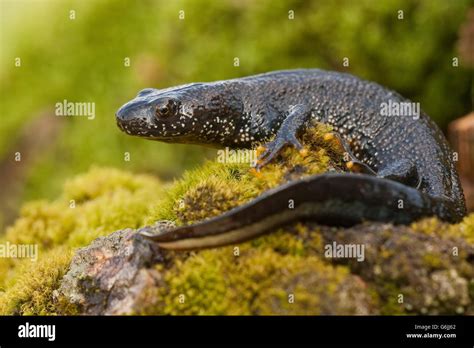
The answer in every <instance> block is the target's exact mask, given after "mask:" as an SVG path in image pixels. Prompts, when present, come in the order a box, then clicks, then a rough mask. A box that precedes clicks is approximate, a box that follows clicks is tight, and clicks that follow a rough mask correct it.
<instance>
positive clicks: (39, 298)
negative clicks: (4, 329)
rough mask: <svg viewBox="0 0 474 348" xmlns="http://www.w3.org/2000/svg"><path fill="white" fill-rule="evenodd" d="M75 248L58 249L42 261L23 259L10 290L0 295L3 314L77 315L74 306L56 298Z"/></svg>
mask: <svg viewBox="0 0 474 348" xmlns="http://www.w3.org/2000/svg"><path fill="white" fill-rule="evenodd" d="M72 254H73V253H72V250H70V249H66V248H55V249H53V250H51V251H49V252H47V253H45V254H44V255H43V256H42V257H41V258H40V259H39V261H38V262H32V261H30V260H25V261H22V263H21V264H20V265H18V266H17V267H16V268H17V269H16V274H15V277H14V278H12V279H11V280H10V281H9V283H8V284H7V288H8V291H7V292H6V293H5V294H3V295H2V296H1V297H0V313H3V314H20V315H56V314H64V313H68V314H74V313H75V309H74V307H73V306H71V305H70V304H68V303H67V302H64V301H58V300H57V299H55V298H54V291H55V290H56V289H57V288H58V287H59V284H60V281H61V279H62V277H63V275H64V274H65V272H66V271H67V268H68V266H69V263H70V261H71V258H72Z"/></svg>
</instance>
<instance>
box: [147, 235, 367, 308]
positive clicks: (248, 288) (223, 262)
mask: <svg viewBox="0 0 474 348" xmlns="http://www.w3.org/2000/svg"><path fill="white" fill-rule="evenodd" d="M283 241H285V242H286V241H289V242H290V243H289V245H290V247H289V248H288V245H287V244H286V243H285V247H284V248H280V246H281V245H282V244H283V243H282V242H283ZM291 245H292V246H291ZM354 278H355V277H354V276H353V275H351V274H350V271H349V269H348V268H347V267H343V266H332V265H328V264H325V263H324V262H323V261H322V260H320V258H319V257H318V256H316V255H305V253H304V252H303V247H302V243H301V241H298V240H297V239H296V238H295V236H288V234H285V233H283V231H281V233H277V234H272V235H270V236H265V237H262V238H260V240H256V241H254V242H248V243H244V244H242V245H241V246H239V254H238V255H236V253H235V249H234V248H233V247H225V248H220V249H217V250H206V251H203V252H200V253H199V254H195V255H192V256H191V257H189V258H187V259H186V260H184V261H180V262H177V263H176V264H175V265H174V266H173V267H172V268H170V269H169V270H167V271H166V272H165V274H164V279H165V281H166V282H167V286H166V287H163V288H162V289H161V290H162V291H161V298H162V301H161V303H160V305H159V306H158V307H156V308H155V311H151V314H175V315H176V314H179V315H182V314H186V315H189V314H191V315H192V314H194V315H195V314H206V315H209V314H231V315H251V314H252V315H255V314H258V315H269V314H292V315H296V314H298V315H305V314H306V315H307V314H311V315H315V314H329V313H332V314H337V313H339V314H351V313H352V314H357V313H358V310H360V308H367V307H371V306H373V299H372V298H370V297H369V296H368V295H367V294H366V293H365V286H364V284H363V282H361V281H359V282H358V281H357V280H356V279H354ZM348 293H350V294H351V295H352V296H354V297H357V296H356V294H362V296H361V299H359V301H360V303H358V302H357V301H353V302H352V301H349V300H346V301H344V299H345V296H346V295H347V294H348Z"/></svg>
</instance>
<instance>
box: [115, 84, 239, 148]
mask: <svg viewBox="0 0 474 348" xmlns="http://www.w3.org/2000/svg"><path fill="white" fill-rule="evenodd" d="M234 105H235V104H234ZM231 111H232V108H230V107H229V105H228V104H227V103H225V102H224V101H223V97H222V90H221V89H220V88H219V86H215V85H213V84H206V83H192V84H188V85H182V86H177V87H173V88H167V89H153V88H146V89H144V90H142V91H140V92H139V93H138V94H137V96H136V97H135V98H134V99H132V100H131V101H129V102H128V103H126V104H125V105H123V106H122V107H121V108H120V109H119V110H118V111H117V113H116V120H117V125H118V127H119V128H120V129H121V130H122V131H124V132H125V133H127V134H129V135H134V136H139V137H143V138H147V139H151V140H158V141H164V142H173V143H198V144H206V143H207V144H209V145H218V143H217V139H218V138H222V137H223V136H224V130H225V129H223V127H221V126H224V124H220V123H221V121H224V120H225V119H226V118H228V117H229V114H231ZM238 112H239V113H240V112H241V109H239V110H238ZM230 131H231V130H229V129H228V128H227V133H228V134H225V135H230V134H231V132H230Z"/></svg>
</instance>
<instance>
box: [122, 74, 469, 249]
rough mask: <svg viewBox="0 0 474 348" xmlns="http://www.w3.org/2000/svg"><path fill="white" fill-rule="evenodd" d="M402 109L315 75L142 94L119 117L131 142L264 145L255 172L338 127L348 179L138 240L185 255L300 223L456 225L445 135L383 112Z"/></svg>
mask: <svg viewBox="0 0 474 348" xmlns="http://www.w3.org/2000/svg"><path fill="white" fill-rule="evenodd" d="M406 103H411V101H409V100H408V99H405V98H404V97H402V96H401V95H400V94H398V93H396V92H394V91H391V90H389V89H387V88H385V87H383V86H381V85H379V84H377V83H374V82H370V81H365V80H362V79H360V78H358V77H356V76H353V75H350V74H347V73H340V72H333V71H324V70H319V69H299V70H286V71H275V72H269V73H265V74H259V75H254V76H248V77H243V78H236V79H231V80H222V81H216V82H209V83H191V84H186V85H180V86H176V87H171V88H166V89H153V88H147V89H144V90H142V91H140V92H139V93H138V95H137V96H136V97H135V98H134V99H132V100H131V101H129V102H128V103H126V104H125V105H123V106H122V107H121V108H120V109H119V110H118V111H117V113H116V120H117V124H118V126H119V128H120V129H121V130H122V131H124V132H125V133H127V134H129V135H133V136H138V137H142V138H146V139H151V140H158V141H163V142H168V143H170V142H171V143H191V144H199V145H206V146H213V147H231V148H253V147H255V146H257V144H259V143H265V146H264V148H265V151H264V152H263V154H262V155H261V156H260V158H259V161H258V164H257V169H258V168H261V167H262V166H264V165H265V164H266V163H268V162H269V161H272V160H274V159H275V157H276V156H277V155H278V153H279V151H280V150H281V149H282V148H283V147H284V146H287V145H290V146H294V147H296V148H297V149H302V145H301V143H300V142H299V141H298V138H297V135H298V134H299V133H300V132H302V131H304V130H305V129H306V128H307V127H309V126H310V125H311V124H312V123H311V122H312V121H317V122H321V123H326V124H330V125H331V126H332V127H333V129H334V135H335V137H336V139H337V140H338V141H339V142H340V144H341V145H342V146H343V147H344V149H345V151H346V152H347V154H348V155H349V156H350V161H349V162H348V163H347V166H348V168H350V170H351V172H348V173H338V174H334V173H326V174H321V175H314V176H311V177H305V178H302V179H299V180H295V181H292V182H289V183H287V184H284V185H282V186H280V187H277V188H275V189H272V190H268V191H266V192H264V193H263V194H262V195H260V196H259V197H257V198H255V199H254V200H252V201H250V202H248V203H246V204H244V205H241V206H239V207H236V208H234V209H232V210H230V211H228V212H226V213H224V214H222V215H220V216H217V217H213V218H210V219H208V220H205V221H201V222H198V223H195V224H191V225H187V226H186V225H185V226H180V227H175V228H170V229H165V230H162V231H159V233H155V231H153V229H150V228H145V229H144V230H143V231H142V232H141V233H142V235H144V236H146V237H147V238H150V239H151V240H153V241H155V242H157V243H158V244H159V245H160V246H161V247H163V248H168V249H175V250H191V249H200V248H209V247H216V246H221V245H227V244H230V243H238V242H242V241H245V240H248V239H251V238H254V237H256V236H258V235H261V234H263V233H266V232H268V231H270V230H272V229H274V228H275V227H278V226H282V225H285V224H287V223H289V222H292V221H296V220H312V221H315V222H317V223H320V224H325V225H332V226H351V225H355V224H357V223H361V222H363V221H367V220H369V221H381V222H391V223H394V224H409V223H410V222H412V221H415V220H417V219H420V218H422V217H427V216H437V217H438V218H440V219H442V220H444V221H448V222H452V223H454V222H458V221H460V220H461V219H462V218H463V216H464V215H465V214H466V206H465V201H464V195H463V192H462V188H461V185H460V182H459V177H458V174H457V172H456V168H455V161H454V160H453V152H452V151H451V149H450V147H449V145H448V142H447V140H446V139H445V137H444V135H443V133H442V132H441V131H440V129H439V128H438V127H437V126H436V124H435V123H434V122H433V121H432V120H431V119H430V117H429V116H428V115H427V114H426V113H424V112H423V111H419V112H418V113H416V114H414V113H412V114H406V115H400V114H398V115H390V114H387V113H386V112H382V109H383V107H386V106H387V105H392V106H393V105H407V104H406ZM271 139H272V140H271ZM270 140H271V141H270ZM289 199H292V200H293V201H294V207H293V209H289V207H288V200H289ZM400 203H402V204H400Z"/></svg>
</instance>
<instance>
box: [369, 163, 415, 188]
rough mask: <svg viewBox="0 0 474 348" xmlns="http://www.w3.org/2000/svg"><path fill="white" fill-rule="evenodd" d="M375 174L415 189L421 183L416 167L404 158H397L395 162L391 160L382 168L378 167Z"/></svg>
mask: <svg viewBox="0 0 474 348" xmlns="http://www.w3.org/2000/svg"><path fill="white" fill-rule="evenodd" d="M377 176H379V177H381V178H385V179H390V180H394V181H398V182H400V183H402V184H405V185H407V186H411V187H414V188H416V189H419V188H420V187H421V184H422V178H421V177H420V175H419V173H418V170H417V169H416V165H415V164H414V163H413V162H411V161H409V160H406V159H399V160H397V161H395V162H391V163H390V164H388V165H387V166H385V167H384V168H382V169H380V170H379V171H378V173H377Z"/></svg>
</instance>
